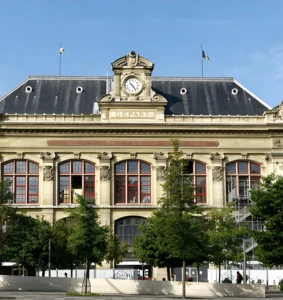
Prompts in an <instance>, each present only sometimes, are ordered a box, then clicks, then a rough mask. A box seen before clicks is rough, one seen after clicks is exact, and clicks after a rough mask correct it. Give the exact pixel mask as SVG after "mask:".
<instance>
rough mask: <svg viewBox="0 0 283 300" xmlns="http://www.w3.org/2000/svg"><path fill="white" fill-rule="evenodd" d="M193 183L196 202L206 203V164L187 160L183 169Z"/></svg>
mask: <svg viewBox="0 0 283 300" xmlns="http://www.w3.org/2000/svg"><path fill="white" fill-rule="evenodd" d="M184 172H185V174H188V175H189V176H190V178H191V179H192V181H193V183H194V185H195V194H196V202H197V203H206V166H205V164H203V163H201V162H199V161H193V160H188V161H186V166H185V169H184Z"/></svg>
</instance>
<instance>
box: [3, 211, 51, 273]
mask: <svg viewBox="0 0 283 300" xmlns="http://www.w3.org/2000/svg"><path fill="white" fill-rule="evenodd" d="M9 227H10V230H11V234H10V236H9V242H8V243H7V248H6V250H7V251H6V257H7V259H9V260H10V261H12V262H15V263H17V264H18V265H20V266H22V267H24V268H25V269H26V270H27V271H28V274H29V275H35V272H36V271H39V270H42V271H43V272H44V271H45V270H47V268H48V261H49V259H48V258H49V239H50V235H51V225H50V223H49V222H47V221H46V220H44V219H40V218H39V217H37V218H36V219H34V218H32V217H29V216H26V215H24V214H16V215H15V216H14V217H13V220H12V221H11V223H10V225H9Z"/></svg>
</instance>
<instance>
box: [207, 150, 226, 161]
mask: <svg viewBox="0 0 283 300" xmlns="http://www.w3.org/2000/svg"><path fill="white" fill-rule="evenodd" d="M209 158H210V159H211V160H214V159H220V160H223V159H225V155H224V154H220V153H218V152H215V153H210V154H209Z"/></svg>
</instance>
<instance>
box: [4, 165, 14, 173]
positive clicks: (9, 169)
mask: <svg viewBox="0 0 283 300" xmlns="http://www.w3.org/2000/svg"><path fill="white" fill-rule="evenodd" d="M7 173H13V163H12V162H10V163H8V164H5V165H4V174H7Z"/></svg>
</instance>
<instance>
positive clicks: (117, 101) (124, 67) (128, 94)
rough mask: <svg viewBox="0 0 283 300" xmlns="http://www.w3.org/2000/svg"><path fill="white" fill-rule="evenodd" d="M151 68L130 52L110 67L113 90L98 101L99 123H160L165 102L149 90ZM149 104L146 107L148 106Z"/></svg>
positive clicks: (148, 63) (145, 61) (144, 59)
mask: <svg viewBox="0 0 283 300" xmlns="http://www.w3.org/2000/svg"><path fill="white" fill-rule="evenodd" d="M153 69H154V64H153V63H152V62H150V61H149V60H148V59H146V58H144V57H141V56H140V55H138V54H136V52H135V51H131V52H130V53H129V54H127V55H125V56H123V57H121V58H119V59H117V60H115V61H114V62H113V63H112V70H113V72H114V88H113V90H112V91H111V92H110V93H109V94H107V95H104V96H103V97H102V98H101V99H100V100H99V107H100V111H101V119H102V120H104V121H105V120H108V121H129V122H131V121H132V119H135V121H138V120H139V119H141V120H142V121H143V122H145V121H158V122H160V121H162V120H164V110H165V106H166V104H167V100H166V99H165V98H164V97H163V96H161V95H158V94H156V93H155V92H154V91H153V90H152V89H151V73H152V71H153ZM149 102H150V103H149Z"/></svg>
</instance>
